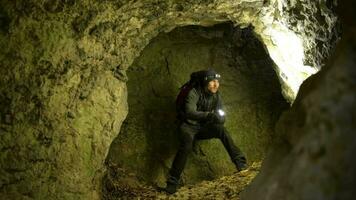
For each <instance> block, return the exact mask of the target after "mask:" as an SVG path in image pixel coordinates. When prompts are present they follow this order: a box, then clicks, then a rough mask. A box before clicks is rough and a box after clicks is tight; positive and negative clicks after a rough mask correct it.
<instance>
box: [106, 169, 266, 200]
mask: <svg viewBox="0 0 356 200" xmlns="http://www.w3.org/2000/svg"><path fill="white" fill-rule="evenodd" d="M260 167H261V163H253V164H252V165H251V166H250V167H249V168H248V169H247V170H244V171H241V172H236V173H234V174H232V175H230V176H223V177H221V178H219V179H216V180H214V181H203V182H201V183H199V184H196V185H187V186H182V187H181V188H180V189H179V190H178V191H177V192H176V193H175V194H173V195H167V194H166V193H165V192H161V191H160V189H158V188H155V187H153V186H147V185H144V184H142V183H140V181H139V180H138V179H137V178H136V177H135V175H134V174H127V173H126V172H125V170H123V169H120V168H115V166H111V170H110V171H111V173H110V174H109V175H108V176H107V177H106V179H105V180H106V182H105V183H104V199H105V200H118V199H160V200H168V199H169V200H174V199H179V200H185V199H204V200H209V199H214V200H215V199H240V198H239V194H240V193H241V192H242V191H243V190H244V188H245V187H246V186H247V185H248V184H249V183H250V182H251V181H252V179H253V178H254V177H255V176H256V175H257V173H258V172H259V170H260Z"/></svg>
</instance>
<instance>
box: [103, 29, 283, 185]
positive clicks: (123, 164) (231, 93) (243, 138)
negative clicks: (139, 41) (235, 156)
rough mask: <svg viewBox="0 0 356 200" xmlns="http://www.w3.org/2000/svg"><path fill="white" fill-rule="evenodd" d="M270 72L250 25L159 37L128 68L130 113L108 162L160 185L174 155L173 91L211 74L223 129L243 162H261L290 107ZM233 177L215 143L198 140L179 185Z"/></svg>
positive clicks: (221, 149) (182, 31)
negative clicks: (197, 75) (215, 76)
mask: <svg viewBox="0 0 356 200" xmlns="http://www.w3.org/2000/svg"><path fill="white" fill-rule="evenodd" d="M273 65H274V63H273V61H272V60H271V58H270V57H269V55H268V53H267V52H266V50H265V48H264V46H263V44H262V43H261V42H260V41H259V40H258V39H257V37H256V36H255V35H254V33H253V27H252V26H250V27H247V28H244V29H241V28H239V27H234V26H233V24H232V23H222V24H217V25H214V26H212V27H202V26H184V27H179V28H176V29H174V30H172V31H171V32H169V33H161V34H159V35H158V36H157V37H155V38H154V39H152V40H151V41H150V43H149V44H148V45H147V46H146V48H145V49H144V50H143V51H142V52H141V54H140V56H139V57H138V58H137V59H136V60H135V61H134V63H133V64H132V66H130V68H129V69H128V74H127V75H128V79H129V81H128V83H127V84H128V103H129V113H128V116H127V118H126V119H125V121H124V123H123V126H122V128H121V131H120V133H119V134H118V136H117V138H116V139H115V140H114V141H113V143H112V144H111V147H110V151H109V154H108V157H107V161H108V162H110V163H111V165H115V166H117V167H120V168H122V169H123V170H125V171H130V172H131V173H134V174H136V175H137V177H138V178H139V179H141V180H144V181H145V182H147V183H150V184H153V185H155V184H158V185H164V183H165V181H166V177H167V173H168V169H169V168H170V167H171V166H170V165H171V162H172V157H173V156H174V154H175V152H176V151H177V148H178V141H179V140H178V134H179V132H178V130H177V127H178V125H177V124H176V123H177V121H176V111H175V98H176V96H177V94H178V92H179V88H180V86H182V85H183V84H184V83H185V82H186V81H188V79H189V75H190V73H192V72H194V71H198V70H202V69H207V68H213V69H215V70H216V71H217V72H219V73H220V74H221V76H222V78H221V80H220V90H221V94H222V98H223V102H224V105H225V107H226V113H227V121H226V125H225V126H226V127H227V128H228V130H229V131H230V134H231V136H232V138H233V140H234V141H236V144H237V146H239V147H240V148H241V149H242V151H243V152H244V153H245V154H246V156H247V159H248V162H249V163H250V164H252V163H254V162H261V161H262V160H263V158H264V157H265V155H266V152H267V150H268V147H269V146H270V145H271V142H272V140H273V137H274V129H273V127H274V126H275V123H276V121H277V119H278V118H279V116H280V114H281V112H282V111H283V110H285V109H286V108H288V107H289V104H288V103H287V102H286V100H285V99H284V98H283V96H282V93H281V85H280V83H279V80H278V78H277V75H276V72H275V71H274V70H273ZM234 171H236V169H235V167H234V165H233V164H232V162H231V160H230V158H229V157H228V154H227V152H226V150H225V149H224V147H223V145H222V144H221V142H220V141H219V140H218V139H213V140H207V141H199V142H198V143H197V145H196V146H195V150H194V153H193V154H192V155H190V156H189V158H188V163H187V165H186V168H185V170H184V173H183V176H182V184H188V185H189V184H196V183H199V182H201V181H203V180H213V179H216V178H219V177H222V176H224V175H229V174H232V173H233V172H234Z"/></svg>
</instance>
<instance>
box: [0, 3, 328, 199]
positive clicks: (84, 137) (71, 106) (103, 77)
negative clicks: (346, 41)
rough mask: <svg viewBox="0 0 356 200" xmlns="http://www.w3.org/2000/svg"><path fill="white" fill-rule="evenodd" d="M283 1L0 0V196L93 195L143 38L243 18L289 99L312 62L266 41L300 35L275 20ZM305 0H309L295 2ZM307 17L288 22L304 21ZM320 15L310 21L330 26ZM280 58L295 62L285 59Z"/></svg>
mask: <svg viewBox="0 0 356 200" xmlns="http://www.w3.org/2000/svg"><path fill="white" fill-rule="evenodd" d="M283 2H284V1H274V0H271V1H263V0H255V1H251V0H242V1H233V2H231V1H224V0H216V1H190V0H187V1H183V2H182V1H174V0H170V1H150V0H142V1H95V0H91V1H88V0H81V1H73V0H65V1H60V0H44V1H31V0H30V1H20V0H14V1H10V0H2V1H1V2H0V24H1V28H0V47H1V48H0V74H1V75H0V76H1V79H0V102H1V103H0V111H1V120H0V121H1V125H0V127H1V128H0V151H1V155H0V156H1V158H0V166H1V167H0V171H1V173H0V174H1V175H0V193H1V196H2V197H4V198H5V199H6V198H8V199H25V198H30V199H31V198H32V199H44V198H49V199H74V198H76V199H77V198H81V199H89V198H90V199H97V198H99V197H98V196H99V193H100V192H99V189H98V188H97V187H99V186H100V180H101V174H102V170H103V162H104V158H105V156H106V154H107V152H108V147H109V145H110V143H111V142H112V140H113V138H114V137H115V136H116V135H117V133H118V132H119V130H120V127H121V124H122V121H123V120H124V118H125V117H126V114H127V112H128V111H127V91H126V81H127V76H126V70H127V69H128V67H129V66H131V64H132V62H133V61H134V59H135V58H136V57H137V56H138V55H139V54H140V52H141V51H142V50H143V48H144V47H145V46H146V45H147V44H148V43H149V41H150V40H151V39H152V38H154V37H155V36H157V34H158V33H160V32H169V31H170V30H173V29H174V28H175V27H179V26H185V25H203V26H210V25H213V24H217V23H221V22H224V21H232V22H233V23H234V24H236V25H241V26H247V25H249V24H252V25H253V26H254V27H255V29H254V30H255V33H256V34H257V35H258V36H259V38H260V40H261V41H263V43H264V44H265V46H266V48H267V49H268V52H269V54H270V55H271V57H272V59H273V60H274V62H275V63H276V64H277V65H276V66H275V70H276V72H277V74H278V76H279V78H280V82H281V84H282V87H283V94H284V96H285V97H286V98H287V99H288V100H289V101H293V98H294V96H295V93H296V90H297V88H298V86H299V84H300V83H301V80H303V79H304V78H305V77H306V76H307V74H310V73H311V72H310V73H309V72H308V69H312V68H310V67H305V66H304V64H303V63H302V57H300V56H301V55H303V53H300V52H299V54H298V55H299V57H293V55H294V54H293V53H290V54H288V55H287V56H286V55H285V54H283V53H284V52H290V51H288V50H286V48H285V47H284V46H283V45H286V44H288V41H287V43H283V42H282V43H279V42H277V43H276V41H279V40H274V39H273V38H275V37H272V36H273V35H274V34H275V33H280V32H283V34H282V35H283V36H286V35H287V36H289V35H290V36H292V37H293V38H299V37H298V36H297V34H296V33H295V32H293V31H291V29H290V28H288V26H287V25H285V24H283V18H288V17H290V16H292V15H286V14H285V13H284V12H281V11H280V8H281V6H280V5H282V4H281V3H283ZM309 4H312V5H314V4H315V3H313V2H304V1H301V2H296V5H309ZM283 5H284V4H283ZM286 5H287V4H286ZM315 5H317V4H315ZM282 7H283V6H282ZM306 9H307V10H309V8H308V7H307V8H306ZM315 11H319V9H316V10H315ZM314 14H315V13H314V12H310V13H309V15H314ZM309 15H308V16H309ZM308 16H303V17H301V18H298V19H296V20H297V21H298V22H299V21H305V20H313V19H312V18H309V17H308ZM328 17H331V18H332V17H333V16H332V15H326V16H324V15H323V16H322V17H321V18H320V20H319V18H318V20H319V21H320V23H321V24H326V26H327V27H329V28H330V29H331V30H332V27H333V24H332V23H331V24H329V23H325V21H326V20H325V19H327V18H328ZM311 23H314V21H311ZM315 23H316V22H315ZM301 27H302V28H303V27H304V25H303V23H302V24H301ZM329 28H328V29H326V30H328V31H329ZM273 30H274V31H273ZM280 30H283V31H280ZM328 34H332V31H329V32H328ZM328 38H331V37H328ZM301 40H302V41H309V40H310V41H313V40H314V39H310V38H301ZM296 41H300V40H299V39H296ZM284 42H285V41H284ZM295 44H297V45H299V46H298V47H299V48H298V49H299V50H301V52H304V51H305V52H307V50H305V49H303V48H304V47H302V46H301V45H300V44H301V43H300V42H299V43H298V42H296V43H295ZM325 44H329V43H328V42H326V43H325ZM300 47H302V48H300ZM305 48H306V49H307V48H309V47H308V46H305ZM310 48H315V47H310ZM325 48H326V49H327V48H329V45H326V47H325ZM291 50H292V52H294V51H295V49H293V48H292V49H291ZM281 53H282V54H281ZM280 54H281V55H280ZM288 56H292V58H293V59H295V60H296V62H297V63H298V64H296V65H293V66H292V65H288V64H287V63H286V60H288V59H287V58H289V57H288ZM311 57H313V56H311ZM283 59H284V60H283ZM315 59H317V60H318V59H319V58H318V57H315ZM299 67H300V71H299ZM280 69H283V70H280ZM312 71H313V70H312ZM282 72H283V73H282ZM287 72H288V73H287ZM291 83H293V84H291Z"/></svg>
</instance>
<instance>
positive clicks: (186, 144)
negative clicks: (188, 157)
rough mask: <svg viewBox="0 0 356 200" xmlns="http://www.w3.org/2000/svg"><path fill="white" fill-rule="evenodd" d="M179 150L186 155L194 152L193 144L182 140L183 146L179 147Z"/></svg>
mask: <svg viewBox="0 0 356 200" xmlns="http://www.w3.org/2000/svg"><path fill="white" fill-rule="evenodd" d="M179 150H180V151H182V152H184V153H190V152H191V151H193V142H192V141H187V140H182V141H181V144H180V146H179Z"/></svg>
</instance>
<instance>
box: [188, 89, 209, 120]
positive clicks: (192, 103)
mask: <svg viewBox="0 0 356 200" xmlns="http://www.w3.org/2000/svg"><path fill="white" fill-rule="evenodd" d="M198 101H199V94H198V92H197V91H196V89H195V88H193V89H192V90H190V91H189V93H188V96H187V97H186V99H185V114H186V117H187V119H190V120H197V121H203V120H206V118H207V116H208V114H209V112H203V111H197V103H198Z"/></svg>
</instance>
